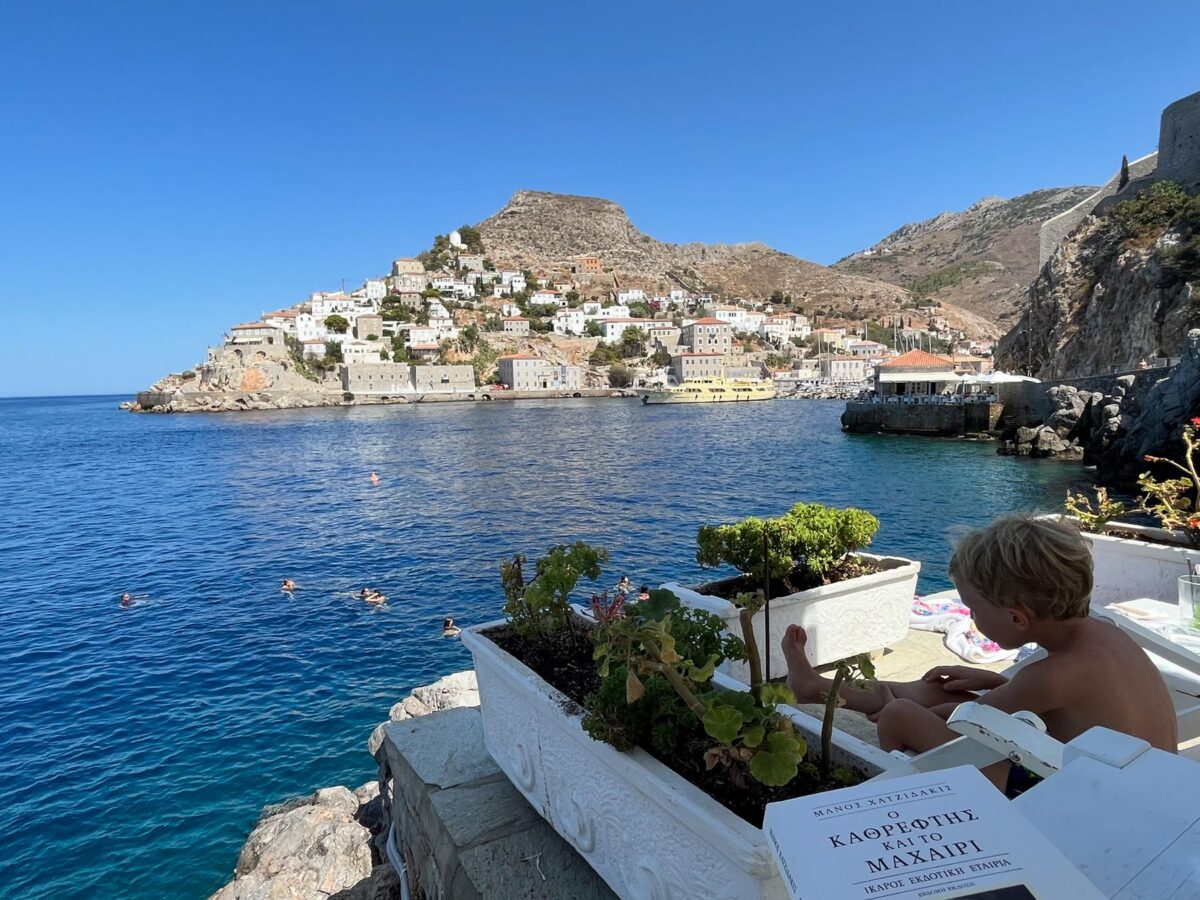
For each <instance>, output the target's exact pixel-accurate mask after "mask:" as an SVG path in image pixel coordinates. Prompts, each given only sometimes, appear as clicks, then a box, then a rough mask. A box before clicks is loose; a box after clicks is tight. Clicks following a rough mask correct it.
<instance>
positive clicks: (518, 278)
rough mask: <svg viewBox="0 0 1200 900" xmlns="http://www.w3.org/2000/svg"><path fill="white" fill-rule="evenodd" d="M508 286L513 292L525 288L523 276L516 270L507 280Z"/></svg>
mask: <svg viewBox="0 0 1200 900" xmlns="http://www.w3.org/2000/svg"><path fill="white" fill-rule="evenodd" d="M508 287H509V290H511V291H512V292H513V293H514V294H516V293H519V292H521V291H523V290H525V276H524V275H522V274H521V273H520V272H517V273H516V274H514V275H513V277H512V278H510V279H509V280H508Z"/></svg>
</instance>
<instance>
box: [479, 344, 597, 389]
mask: <svg viewBox="0 0 1200 900" xmlns="http://www.w3.org/2000/svg"><path fill="white" fill-rule="evenodd" d="M497 369H498V375H499V378H500V383H501V384H503V385H504V386H505V387H508V388H511V389H512V390H514V391H575V390H579V388H580V387H581V386H582V384H583V372H582V370H581V369H580V368H579V366H563V365H558V364H556V363H551V362H547V361H546V360H544V359H542V358H540V357H537V356H531V355H529V354H525V353H517V354H513V355H511V356H502V357H500V359H499V360H498V361H497Z"/></svg>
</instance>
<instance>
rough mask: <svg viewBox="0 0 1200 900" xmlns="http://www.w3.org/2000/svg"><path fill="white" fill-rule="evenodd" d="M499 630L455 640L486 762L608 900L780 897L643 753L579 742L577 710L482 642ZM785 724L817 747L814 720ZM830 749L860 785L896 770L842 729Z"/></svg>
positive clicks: (740, 844)
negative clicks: (469, 671)
mask: <svg viewBox="0 0 1200 900" xmlns="http://www.w3.org/2000/svg"><path fill="white" fill-rule="evenodd" d="M502 624H504V623H503V622H492V623H489V624H487V625H480V626H476V627H474V628H469V629H466V630H464V631H463V633H462V640H463V643H464V644H466V646H467V648H468V649H469V650H470V651H471V654H472V655H473V656H474V658H475V672H476V675H477V676H478V680H479V696H480V701H481V709H482V714H483V731H484V741H485V743H486V745H487V749H488V752H489V753H491V755H492V757H493V758H494V759H495V760H496V763H497V765H499V766H500V768H501V769H502V770H503V771H504V772H505V774H506V775H508V777H509V778H510V779H511V780H512V783H513V784H514V785H515V786H516V788H517V789H518V790H519V791H520V792H521V793H522V794H524V795H525V798H526V799H527V800H528V801H529V802H530V804H532V805H533V807H534V809H536V810H537V811H538V812H539V813H540V814H541V815H542V817H543V818H544V819H545V820H546V821H547V822H548V823H550V825H551V826H552V827H553V828H554V830H555V831H557V832H558V833H559V834H560V835H562V837H563V838H564V839H565V840H566V841H568V842H569V843H570V844H571V845H572V846H573V847H574V848H575V849H576V850H578V851H579V853H580V854H581V855H582V856H583V857H584V859H586V860H587V861H588V863H589V864H590V865H591V866H592V868H594V869H595V870H596V872H597V873H598V874H599V875H600V876H601V877H602V878H603V879H604V880H605V881H606V882H607V883H608V884H609V886H610V887H611V888H612V889H613V890H614V891H616V893H617V894H618V895H619V896H621V897H637V898H639V900H640V898H647V900H649V898H656V900H667V898H672V897H678V898H682V897H737V898H771V900H784V898H786V897H787V892H786V891H785V889H784V886H783V882H782V881H781V880H780V877H779V873H778V871H777V870H776V867H775V863H774V861H773V860H772V857H771V854H770V851H769V850H768V849H767V845H766V839H765V837H764V835H763V832H762V831H761V830H760V829H758V828H755V827H754V826H752V825H750V824H749V823H748V822H746V821H745V820H744V819H742V818H741V817H739V816H737V815H735V814H734V813H732V812H730V811H729V810H727V809H726V808H725V807H723V806H721V804H719V803H718V802H717V801H716V800H714V799H712V798H711V797H709V796H708V795H707V794H705V793H704V792H703V791H701V790H700V789H699V788H697V787H695V786H694V785H692V784H691V783H689V782H688V781H686V780H684V779H683V778H682V777H681V776H679V775H677V774H675V773H674V772H673V771H671V770H670V769H669V768H667V767H666V766H664V765H663V764H662V763H660V762H659V761H658V760H656V759H655V758H654V757H652V756H651V755H650V754H648V753H646V752H645V751H643V750H633V751H631V752H628V753H622V752H620V751H618V750H616V749H614V748H613V747H611V746H609V745H608V744H604V743H601V742H598V741H594V740H592V739H591V738H590V737H588V735H587V734H586V733H585V732H584V730H583V728H582V726H581V724H580V721H581V719H582V717H583V713H584V711H583V710H582V709H581V708H580V707H579V705H578V704H576V703H574V702H573V701H571V700H570V699H569V698H567V697H566V696H565V695H564V694H563V693H561V692H560V691H559V690H557V689H556V688H554V687H551V686H550V685H549V684H547V683H546V682H545V681H543V680H542V679H541V678H540V677H538V676H537V675H536V674H535V673H534V672H533V671H532V670H530V669H529V668H528V667H527V666H525V665H524V664H523V663H521V662H520V661H518V660H517V659H515V658H514V657H513V656H511V655H509V654H508V653H506V652H505V651H503V650H501V649H500V648H499V647H497V646H496V644H494V643H493V642H492V641H491V640H489V639H488V637H487V636H486V634H485V633H484V632H486V631H487V630H489V629H491V628H495V627H497V626H499V625H502ZM717 679H718V683H719V684H720V685H721V686H722V687H728V688H733V689H740V688H741V687H742V686H741V685H738V684H737V683H735V682H732V681H730V680H729V679H727V678H723V677H722V676H720V675H718V676H717ZM789 715H791V716H792V718H793V719H794V720H795V721H796V723H797V726H798V728H799V730H800V731H801V732H802V733H803V734H804V736H805V738H806V739H808V740H809V742H810V744H812V745H814V746H818V747H819V746H820V729H821V725H820V722H818V721H817V720H816V719H814V718H812V717H811V716H806V715H804V714H803V713H800V712H798V711H789ZM834 748H835V749H834V753H835V757H836V759H835V764H836V765H844V766H850V767H853V768H857V769H860V770H862V771H864V772H866V773H867V774H868V775H874V774H877V773H879V772H881V771H882V770H883V769H884V768H890V767H894V766H896V765H898V761H897V760H896V759H894V758H893V757H891V756H889V755H888V754H886V753H884V752H883V751H881V750H879V749H877V748H875V747H871V746H870V745H868V744H865V743H863V742H862V741H859V740H857V739H856V738H853V737H851V736H850V735H848V734H845V733H844V732H841V731H835V732H834Z"/></svg>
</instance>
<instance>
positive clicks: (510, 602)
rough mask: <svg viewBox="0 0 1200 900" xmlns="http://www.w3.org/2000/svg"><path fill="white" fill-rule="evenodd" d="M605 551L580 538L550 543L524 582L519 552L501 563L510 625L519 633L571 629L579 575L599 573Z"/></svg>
mask: <svg viewBox="0 0 1200 900" xmlns="http://www.w3.org/2000/svg"><path fill="white" fill-rule="evenodd" d="M607 559H608V551H607V550H605V549H603V548H602V547H591V546H589V545H588V544H585V543H583V541H576V542H575V543H574V544H570V545H566V544H563V545H560V546H557V547H552V548H551V549H550V550H549V551H547V553H546V555H545V556H543V557H541V558H540V559H539V560H538V561H537V562H536V563H535V565H534V577H533V580H532V581H530V582H529V583H528V584H526V583H525V580H524V573H523V570H522V567H523V565H524V563H525V558H524V557H523V556H521V555H520V554H517V555H516V556H514V557H513V560H512V561H511V562H508V563H502V564H501V567H500V583H501V586H502V587H503V588H504V596H505V604H504V612H505V613H506V614H507V615H508V617H509V619H510V621H511V623H512V627H513V629H514V630H515V631H516V632H517V633H518V634H522V635H534V634H543V635H545V634H551V633H553V632H556V631H559V630H561V629H564V628H565V629H568V630H572V631H573V630H574V628H573V619H574V616H573V614H572V611H571V604H570V597H571V592H572V591H573V590H575V586H576V585H577V584H579V580H580V579H581V578H588V579H591V580H595V579H597V578H599V577H600V564H601V563H603V562H605V561H606V560H607Z"/></svg>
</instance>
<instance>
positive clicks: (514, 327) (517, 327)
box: [504, 316, 529, 337]
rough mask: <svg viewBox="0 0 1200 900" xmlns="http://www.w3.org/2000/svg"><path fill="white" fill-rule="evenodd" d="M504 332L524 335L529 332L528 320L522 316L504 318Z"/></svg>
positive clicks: (518, 335) (519, 335)
mask: <svg viewBox="0 0 1200 900" xmlns="http://www.w3.org/2000/svg"><path fill="white" fill-rule="evenodd" d="M504 333H505V334H512V335H516V336H517V337H524V336H525V335H527V334H529V320H528V319H526V318H525V317H524V316H509V317H507V318H506V319H505V320H504Z"/></svg>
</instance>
